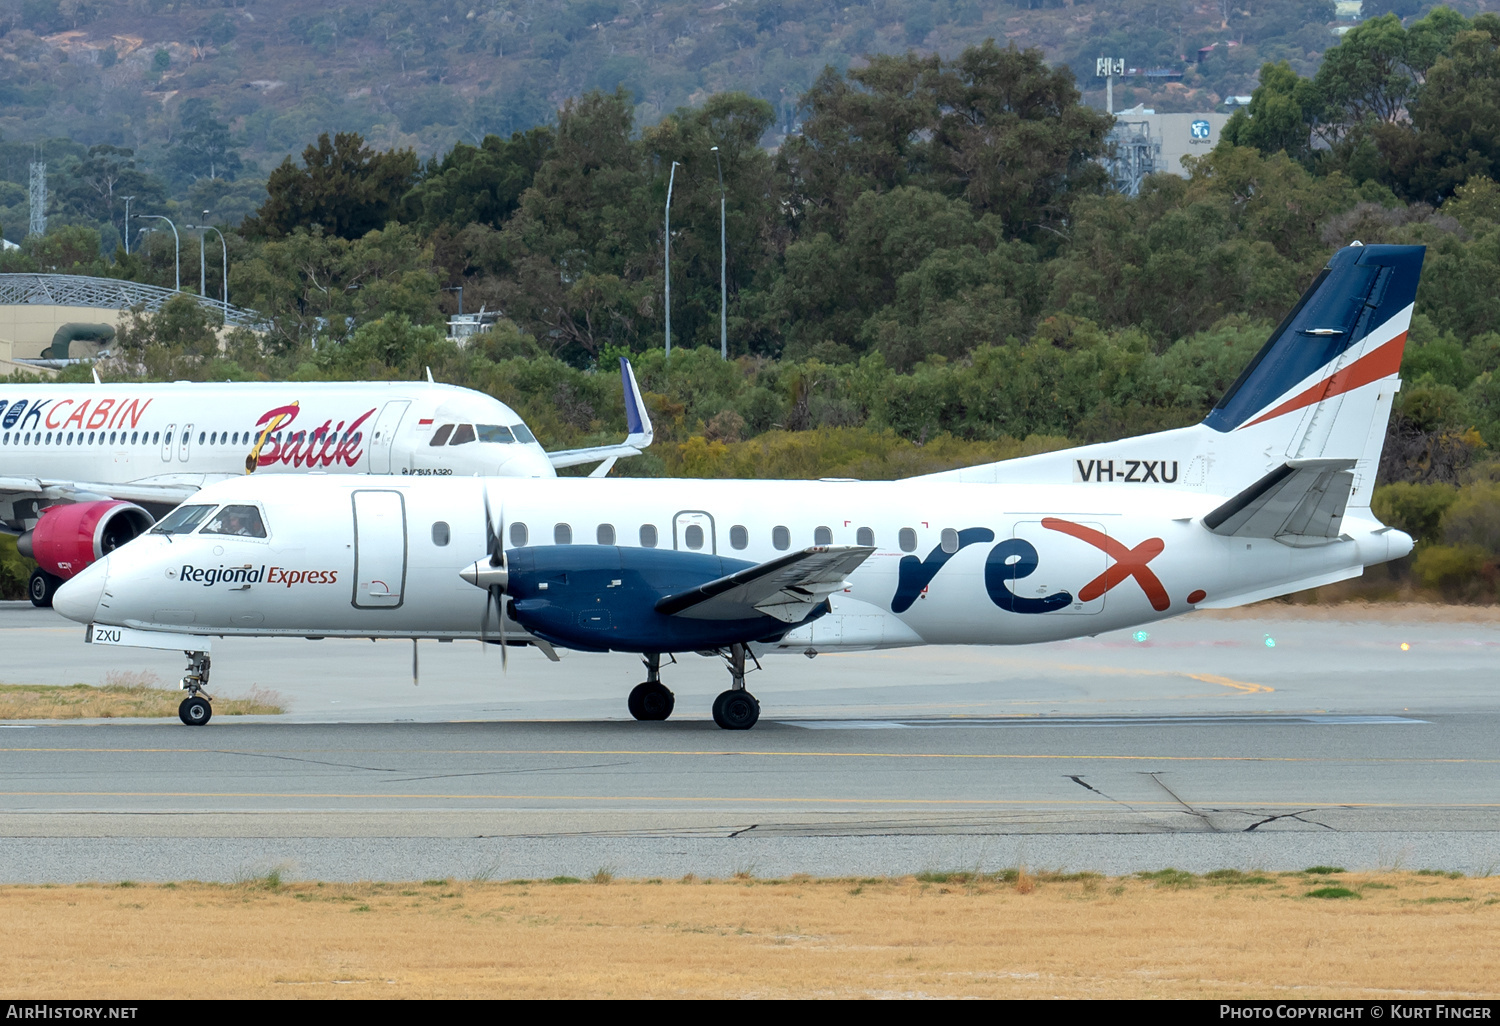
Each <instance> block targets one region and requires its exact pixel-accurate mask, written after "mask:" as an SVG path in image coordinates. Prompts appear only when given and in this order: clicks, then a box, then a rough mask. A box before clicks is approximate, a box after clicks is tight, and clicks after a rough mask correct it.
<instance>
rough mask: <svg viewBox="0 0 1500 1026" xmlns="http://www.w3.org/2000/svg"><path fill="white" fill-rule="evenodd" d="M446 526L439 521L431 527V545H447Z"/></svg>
mask: <svg viewBox="0 0 1500 1026" xmlns="http://www.w3.org/2000/svg"><path fill="white" fill-rule="evenodd" d="M448 536H449V532H448V525H447V524H445V523H443V522H442V521H441V520H439V521H438V522H437V523H435V524H433V525H432V544H434V545H437V546H440V547H441V546H443V545H447V544H448Z"/></svg>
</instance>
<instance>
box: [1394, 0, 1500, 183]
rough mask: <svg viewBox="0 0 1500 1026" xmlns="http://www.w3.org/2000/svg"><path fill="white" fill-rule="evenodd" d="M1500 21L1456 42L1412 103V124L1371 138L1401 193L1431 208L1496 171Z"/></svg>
mask: <svg viewBox="0 0 1500 1026" xmlns="http://www.w3.org/2000/svg"><path fill="white" fill-rule="evenodd" d="M1497 43H1500V17H1497V16H1496V15H1493V14H1483V15H1480V16H1479V17H1478V18H1476V19H1475V20H1474V23H1473V29H1472V30H1471V31H1467V32H1461V33H1459V34H1458V35H1457V36H1455V37H1454V39H1453V42H1452V44H1451V46H1450V47H1449V50H1448V53H1447V55H1446V56H1443V57H1440V58H1439V59H1438V60H1437V61H1436V62H1435V63H1434V64H1433V65H1432V67H1431V69H1430V70H1429V71H1428V73H1427V80H1426V82H1425V84H1424V85H1423V86H1422V90H1421V92H1420V94H1419V95H1418V96H1417V97H1416V99H1415V100H1413V101H1412V104H1411V123H1410V126H1406V125H1384V126H1381V127H1380V129H1379V131H1378V133H1377V136H1376V138H1377V141H1378V143H1379V145H1380V149H1381V152H1382V154H1383V156H1384V157H1385V159H1386V160H1387V161H1388V162H1389V164H1390V168H1391V171H1390V173H1391V177H1392V179H1393V182H1394V184H1395V185H1396V187H1397V189H1398V191H1399V192H1401V193H1402V194H1403V195H1405V196H1407V197H1409V198H1411V199H1415V200H1423V201H1426V202H1428V203H1433V204H1437V203H1440V202H1442V200H1444V199H1446V198H1447V197H1448V196H1450V195H1452V194H1453V192H1454V190H1455V189H1456V188H1457V187H1458V186H1460V185H1462V184H1463V183H1464V182H1466V181H1468V180H1469V179H1470V178H1471V177H1473V176H1474V175H1484V176H1486V177H1489V178H1494V177H1495V176H1496V174H1497V173H1500V49H1497Z"/></svg>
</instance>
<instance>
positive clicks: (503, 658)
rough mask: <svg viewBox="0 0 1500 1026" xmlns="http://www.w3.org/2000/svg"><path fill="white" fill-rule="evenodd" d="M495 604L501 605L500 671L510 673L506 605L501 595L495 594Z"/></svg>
mask: <svg viewBox="0 0 1500 1026" xmlns="http://www.w3.org/2000/svg"><path fill="white" fill-rule="evenodd" d="M492 591H493V589H492ZM495 605H497V606H499V607H500V672H501V673H509V672H510V646H509V645H507V644H506V643H505V606H504V604H503V600H502V599H501V598H500V596H499V595H496V596H495Z"/></svg>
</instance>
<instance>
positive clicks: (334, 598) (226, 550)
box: [58, 477, 1411, 651]
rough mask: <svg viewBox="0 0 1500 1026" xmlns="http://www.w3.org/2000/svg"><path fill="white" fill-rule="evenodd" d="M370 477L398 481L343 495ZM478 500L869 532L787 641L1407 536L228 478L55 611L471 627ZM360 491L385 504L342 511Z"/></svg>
mask: <svg viewBox="0 0 1500 1026" xmlns="http://www.w3.org/2000/svg"><path fill="white" fill-rule="evenodd" d="M371 491H376V492H385V493H393V494H394V496H396V497H398V498H394V497H392V495H391V494H388V495H387V496H386V497H385V498H383V499H381V500H380V501H379V502H373V501H371V500H370V499H368V498H366V499H360V498H359V496H360V494H361V493H368V492H371ZM486 501H488V504H489V508H490V509H491V510H492V511H493V516H494V518H495V526H496V529H497V530H500V531H501V532H503V537H504V541H505V544H506V546H507V547H508V548H514V547H519V546H522V545H551V544H554V543H556V542H564V543H568V544H573V545H592V544H597V543H598V542H599V540H600V539H601V538H603V539H604V540H605V541H611V540H612V541H613V543H614V544H617V545H620V546H640V545H642V544H643V542H649V541H651V540H652V539H653V538H654V540H655V545H656V546H657V547H659V548H663V549H671V548H677V549H687V548H689V547H690V545H689V542H690V541H692V540H696V539H698V538H700V537H701V538H702V545H701V548H700V549H699V551H702V552H716V553H717V554H719V555H721V556H727V557H732V558H735V559H742V560H745V561H747V562H749V563H759V562H764V561H766V560H770V559H773V558H775V557H777V556H778V555H782V554H784V553H785V552H786V551H787V550H789V549H801V548H805V547H807V546H811V545H815V544H834V545H844V544H849V545H854V544H873V545H874V546H875V548H876V552H875V554H874V555H872V556H871V557H870V558H869V559H867V560H866V561H865V562H864V563H863V565H861V566H860V567H859V568H858V569H857V570H855V571H854V572H853V574H852V575H850V577H849V579H848V586H847V588H846V589H845V590H843V591H841V592H838V593H836V594H835V595H834V596H833V598H832V600H831V606H832V612H831V613H830V614H829V615H826V616H824V617H822V618H820V619H817V620H815V621H813V622H811V623H808V624H804V625H802V626H800V627H797V628H795V629H794V630H793V631H792V632H791V633H790V634H788V635H787V636H786V637H785V638H784V639H783V640H782V641H781V643H780V645H779V646H778V647H781V648H784V649H793V650H796V651H803V650H805V649H809V648H816V649H819V650H822V649H828V648H841V647H843V648H872V647H893V646H902V645H915V644H924V643H927V644H1017V643H1026V642H1037V641H1048V640H1055V639H1061V638H1069V637H1076V636H1079V635H1091V634H1097V633H1099V632H1101V631H1108V630H1113V629H1117V628H1121V627H1128V626H1132V625H1135V624H1141V623H1146V622H1150V621H1153V620H1158V619H1162V618H1164V617H1168V616H1174V615H1177V614H1179V613H1184V612H1187V611H1189V610H1191V609H1193V608H1197V607H1202V606H1215V605H1219V606H1227V605H1235V604H1239V603H1240V602H1243V601H1249V600H1251V599H1254V598H1262V597H1269V596H1272V595H1277V594H1284V593H1287V592H1290V591H1295V590H1298V589H1300V588H1304V587H1308V586H1311V585H1314V584H1320V583H1325V582H1328V581H1332V580H1338V579H1342V578H1345V577H1350V576H1354V575H1357V574H1358V573H1360V572H1361V570H1362V568H1363V567H1364V566H1366V565H1369V564H1373V563H1377V562H1381V561H1384V560H1387V559H1391V558H1396V557H1398V556H1401V555H1404V554H1405V553H1406V552H1407V551H1409V549H1410V545H1411V542H1410V539H1409V538H1407V536H1406V535H1404V534H1402V533H1401V532H1399V531H1392V530H1390V529H1388V528H1382V527H1381V525H1380V524H1378V523H1376V522H1374V521H1366V520H1360V519H1357V518H1355V517H1353V516H1350V517H1347V518H1346V519H1345V522H1344V527H1343V533H1342V535H1341V536H1340V537H1339V538H1337V539H1333V540H1330V541H1328V542H1327V544H1320V545H1313V546H1292V545H1287V544H1282V543H1281V542H1277V541H1274V540H1269V539H1258V538H1243V537H1225V536H1221V535H1218V534H1214V533H1212V532H1210V531H1209V530H1207V529H1206V528H1205V527H1204V526H1203V524H1202V523H1201V521H1200V519H1199V518H1200V517H1201V516H1202V515H1203V514H1204V513H1206V512H1208V511H1209V510H1211V509H1213V508H1214V507H1215V506H1216V505H1218V504H1219V503H1220V502H1222V501H1223V497H1214V496H1205V495H1202V494H1196V493H1190V492H1186V491H1179V490H1174V489H1169V488H1161V489H1143V490H1141V491H1139V492H1126V493H1121V492H1118V491H1112V490H1102V489H1089V488H1079V487H1076V486H1066V485H1061V486H1048V485H986V484H972V483H959V482H943V481H923V482H920V483H917V482H889V483H885V482H879V483H876V482H821V481H701V480H666V481H663V480H628V479H620V480H591V479H569V478H562V479H559V478H552V479H544V480H496V479H490V480H484V479H472V478H470V479H448V480H420V481H416V480H411V479H410V478H408V479H401V478H394V479H393V478H383V479H382V478H370V477H366V478H358V477H344V478H319V477H314V478H308V479H303V480H301V481H291V480H287V479H280V480H277V479H264V480H262V479H257V480H254V481H251V480H247V479H243V478H242V479H240V480H238V481H226V482H223V483H220V484H217V485H214V486H212V487H211V488H209V489H206V490H204V491H203V492H202V493H200V494H199V495H198V496H195V497H194V498H193V499H192V500H191V503H203V504H214V505H217V504H233V503H248V504H253V505H255V506H256V507H257V508H258V509H259V510H260V511H261V512H262V515H263V517H264V521H265V526H266V530H267V537H266V538H264V539H252V538H240V537H226V536H223V535H214V536H210V535H204V534H186V535H177V536H174V537H166V536H163V535H160V534H146V535H143V536H141V537H140V538H137V539H135V540H134V541H131V542H130V543H129V544H127V545H125V546H123V547H122V548H120V549H118V550H117V551H115V552H114V553H113V554H111V555H110V556H109V557H108V558H106V559H104V560H101V561H100V562H98V563H97V564H95V565H94V566H92V567H90V568H89V569H88V570H86V571H84V572H83V573H82V574H80V575H79V577H77V578H75V580H74V581H72V582H70V584H69V585H67V586H66V588H65V589H64V591H63V592H62V593H60V594H59V599H58V608H59V610H60V611H62V612H64V613H65V614H66V615H68V616H70V617H73V618H75V619H84V620H90V619H91V620H93V621H95V622H97V623H100V624H111V625H115V626H122V627H133V628H141V629H146V630H156V631H169V632H177V633H180V634H193V635H203V636H217V635H316V636H325V635H328V636H358V637H366V636H371V637H421V638H473V637H478V636H479V635H480V632H481V629H482V623H483V619H484V615H485V606H486V594H485V592H483V591H481V590H479V589H478V588H475V587H473V586H471V585H470V584H468V583H466V582H464V581H463V580H462V579H460V577H459V571H460V570H461V569H463V568H464V567H465V566H467V565H468V564H470V563H471V562H473V561H474V560H475V559H476V558H480V557H482V556H484V555H485V552H486V525H485V512H484V510H485V505H486ZM362 504H363V508H365V509H366V510H371V509H377V508H379V509H384V510H386V511H387V512H386V513H384V514H382V515H381V517H379V518H376V519H372V518H371V517H369V516H366V517H365V519H363V520H362V519H361V513H360V509H361V507H362ZM391 510H399V518H398V517H397V516H396V514H394V513H391V512H390V511H391ZM398 520H399V522H398ZM693 527H697V528H698V531H696V532H695V531H691V530H690V528H693ZM699 532H701V534H700V533H699ZM945 540H946V541H947V543H948V546H949V547H950V548H954V549H955V551H952V552H951V553H949V552H946V551H944V543H945ZM1019 543H1024V544H1019ZM1002 546H1005V547H1004V548H1002ZM1028 553H1029V554H1028ZM903 563H905V569H904V570H903ZM924 564H926V567H927V569H930V570H932V571H933V572H932V573H926V572H925V570H924V569H923V565H924ZM1111 568H1113V570H1111ZM1107 571H1111V572H1109V573H1107ZM903 575H904V583H903ZM1091 586H1092V592H1091V590H1090V588H1091ZM1062 595H1065V596H1066V600H1064V599H1062V598H1059V596H1062ZM64 599H66V600H67V601H66V603H65V602H64Z"/></svg>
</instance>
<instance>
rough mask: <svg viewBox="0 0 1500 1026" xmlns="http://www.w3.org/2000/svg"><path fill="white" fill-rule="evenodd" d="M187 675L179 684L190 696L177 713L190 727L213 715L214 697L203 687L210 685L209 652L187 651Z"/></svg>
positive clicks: (198, 725) (178, 708)
mask: <svg viewBox="0 0 1500 1026" xmlns="http://www.w3.org/2000/svg"><path fill="white" fill-rule="evenodd" d="M187 657H188V665H187V676H185V677H183V678H182V683H181V685H179V686H180V687H181V688H182V690H184V691H186V692H187V693H188V696H187V697H186V698H184V699H183V700H182V704H181V705H179V706H178V707H177V715H178V717H179V718H180V719H181V720H182V722H183V723H186V724H187V725H188V726H189V727H201V726H203V725H204V724H205V723H207V722H208V721H209V719H211V718H212V717H213V714H214V707H213V704H212V703H213V699H212V698H210V697H209V695H208V692H206V691H204V690H203V689H204V688H206V687H207V686H208V668H209V665H210V663H211V660H210V659H209V658H208V653H207V652H189V653H187Z"/></svg>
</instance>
